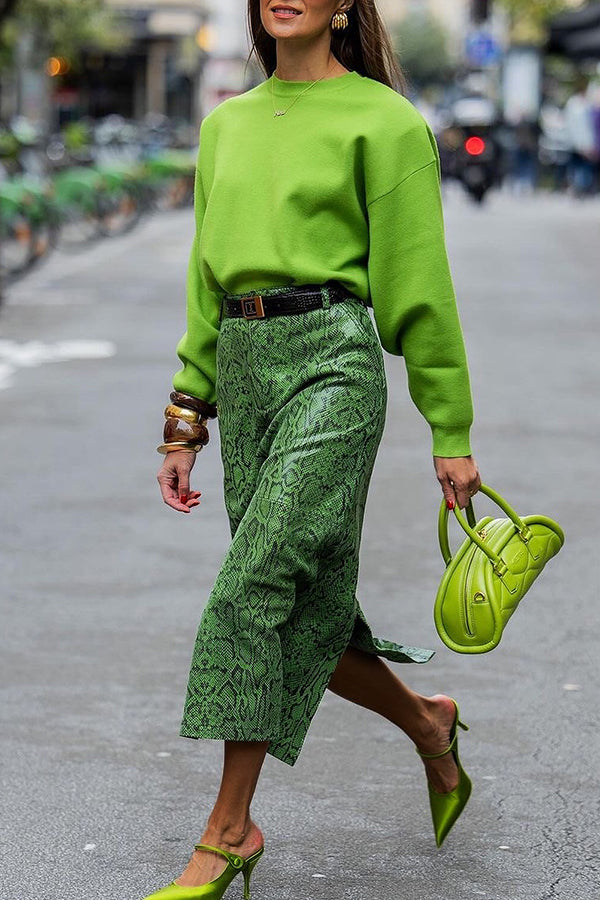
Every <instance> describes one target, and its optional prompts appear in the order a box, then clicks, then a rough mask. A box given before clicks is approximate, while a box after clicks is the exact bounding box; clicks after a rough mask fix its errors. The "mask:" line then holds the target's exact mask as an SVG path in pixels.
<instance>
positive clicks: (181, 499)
mask: <svg viewBox="0 0 600 900" xmlns="http://www.w3.org/2000/svg"><path fill="white" fill-rule="evenodd" d="M187 499H188V496H187V494H182V495H181V497H180V498H179V500H180V502H181V503H187Z"/></svg>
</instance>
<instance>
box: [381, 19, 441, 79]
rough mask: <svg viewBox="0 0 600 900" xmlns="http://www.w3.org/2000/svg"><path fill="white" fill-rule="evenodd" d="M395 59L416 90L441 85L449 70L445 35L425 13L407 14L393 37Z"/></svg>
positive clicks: (436, 22) (438, 25)
mask: <svg viewBox="0 0 600 900" xmlns="http://www.w3.org/2000/svg"><path fill="white" fill-rule="evenodd" d="M393 38H394V45H395V49H396V52H397V54H398V58H399V60H400V63H401V65H402V67H403V68H404V70H405V72H406V74H407V75H408V77H409V79H410V80H411V81H412V82H413V83H414V84H415V85H417V86H419V87H421V86H423V85H426V84H432V83H437V82H440V81H443V80H444V79H445V78H446V77H447V75H448V73H449V71H450V70H451V69H452V62H451V58H450V53H449V51H448V40H447V35H446V32H445V30H444V28H443V27H442V25H440V23H439V22H438V21H437V19H435V18H433V17H432V16H431V15H429V14H428V13H410V14H409V15H407V16H406V17H405V18H404V19H403V20H402V21H401V22H400V24H399V25H398V26H397V27H396V30H395V32H394V34H393Z"/></svg>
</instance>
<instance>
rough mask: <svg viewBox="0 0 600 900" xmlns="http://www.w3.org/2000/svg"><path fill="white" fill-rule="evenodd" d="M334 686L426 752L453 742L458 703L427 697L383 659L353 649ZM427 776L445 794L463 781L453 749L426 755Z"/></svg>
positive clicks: (339, 667) (441, 696)
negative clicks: (436, 755) (446, 752)
mask: <svg viewBox="0 0 600 900" xmlns="http://www.w3.org/2000/svg"><path fill="white" fill-rule="evenodd" d="M329 689H330V690H331V691H333V693H334V694H339V696H340V697H344V699H346V700H350V701H351V702H352V703H357V704H358V705H359V706H364V707H365V708H366V709H371V710H373V712H376V713H378V714H379V715H380V716H383V717H384V718H386V719H389V721H390V722H393V723H394V725H397V726H398V728H401V729H402V731H404V732H405V733H406V734H407V735H408V737H409V738H410V739H411V740H412V741H413V742H414V743H415V745H416V746H417V747H418V749H419V750H421V751H422V752H423V753H440V752H441V751H442V750H444V749H445V748H446V747H447V746H448V745H449V742H450V739H449V734H450V729H451V728H452V724H453V722H454V717H455V707H454V704H453V703H452V701H451V700H450V698H449V697H446V696H445V695H444V694H436V695H435V696H433V697H423V696H422V695H421V694H416V693H415V692H414V691H411V689H410V688H409V687H407V686H406V685H405V684H404V683H403V682H402V681H400V679H399V678H398V677H397V676H396V675H395V674H394V672H392V670H391V669H390V668H389V666H387V665H386V664H385V662H384V661H383V660H382V659H381V658H380V657H379V656H374V655H373V654H370V653H365V652H363V651H362V650H358V649H357V648H356V647H348V649H347V650H346V651H345V653H344V655H343V656H342V658H341V659H340V662H339V663H338V665H337V668H336V670H335V672H334V673H333V676H332V678H331V680H330V682H329ZM423 763H424V765H425V769H426V771H427V777H428V778H429V780H430V781H431V783H432V785H433V787H434V788H435V790H437V791H439V792H441V793H444V792H446V791H450V790H452V789H453V788H455V787H456V785H457V784H458V769H457V767H456V763H455V762H454V757H453V755H452V754H451V753H448V754H447V755H446V756H443V757H441V758H440V759H424V760H423Z"/></svg>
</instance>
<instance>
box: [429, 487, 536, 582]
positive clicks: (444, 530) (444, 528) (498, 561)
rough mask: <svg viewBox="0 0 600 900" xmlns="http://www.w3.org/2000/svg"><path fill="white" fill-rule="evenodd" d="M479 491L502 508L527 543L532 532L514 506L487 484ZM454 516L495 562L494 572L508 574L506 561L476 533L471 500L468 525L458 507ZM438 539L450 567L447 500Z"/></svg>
mask: <svg viewBox="0 0 600 900" xmlns="http://www.w3.org/2000/svg"><path fill="white" fill-rule="evenodd" d="M479 490H480V491H481V493H482V494H486V496H488V497H489V498H490V500H493V501H494V503H496V504H497V505H498V506H499V507H500V509H501V510H503V512H505V513H506V515H507V516H508V518H509V519H511V520H512V521H513V522H514V524H515V526H516V528H517V531H518V533H519V537H520V538H521V540H522V541H524V542H525V543H527V541H528V540H529V539H530V537H531V531H530V529H529V528H528V527H527V525H526V524H525V523H524V522H523V520H522V519H520V518H519V516H518V515H517V513H516V512H515V511H514V509H513V508H512V506H509V504H508V503H507V502H506V500H505V499H504V498H503V497H501V496H500V494H498V493H497V492H496V491H494V490H493V489H492V488H491V487H488V485H486V484H482V485H480V487H479ZM454 515H455V516H456V519H457V521H458V523H459V525H460V526H461V528H462V529H463V531H464V532H465V533H466V534H467V535H468V536H469V537H470V538H471V540H472V541H473V542H474V543H475V544H477V546H478V547H479V548H480V549H481V550H483V552H484V553H485V555H486V556H487V557H488V558H489V559H490V560H491V561H492V562H493V564H494V570H495V571H496V573H497V574H498V575H500V576H502V575H503V574H506V572H507V571H508V567H507V565H506V563H505V562H504V560H503V559H502V558H501V557H500V556H498V554H497V553H494V551H493V550H491V549H490V548H489V547H488V546H487V544H485V543H484V541H482V539H481V538H480V536H479V535H478V534H477V532H476V531H475V525H476V521H475V512H474V510H473V504H472V502H471V501H470V500H469V505H468V506H467V519H468V520H469V521H468V523H467V522H465V520H464V518H463V516H462V515H461V513H460V512H459V510H458V507H457V506H455V507H454ZM438 538H439V542H440V550H441V552H442V556H443V558H444V562H445V563H446V565H449V563H450V562H451V561H452V553H451V552H450V543H449V540H448V505H447V503H446V499H445V498H444V499H443V500H442V502H441V505H440V514H439V516H438Z"/></svg>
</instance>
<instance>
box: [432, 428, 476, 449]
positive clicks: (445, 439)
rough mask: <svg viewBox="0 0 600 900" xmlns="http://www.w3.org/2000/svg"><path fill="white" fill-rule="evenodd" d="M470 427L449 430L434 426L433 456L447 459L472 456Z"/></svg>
mask: <svg viewBox="0 0 600 900" xmlns="http://www.w3.org/2000/svg"><path fill="white" fill-rule="evenodd" d="M470 430H471V427H470V425H460V426H458V427H452V428H449V427H447V426H445V425H433V426H432V427H431V433H432V435H433V455H434V456H445V457H457V456H471V443H470V440H469V434H470Z"/></svg>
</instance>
